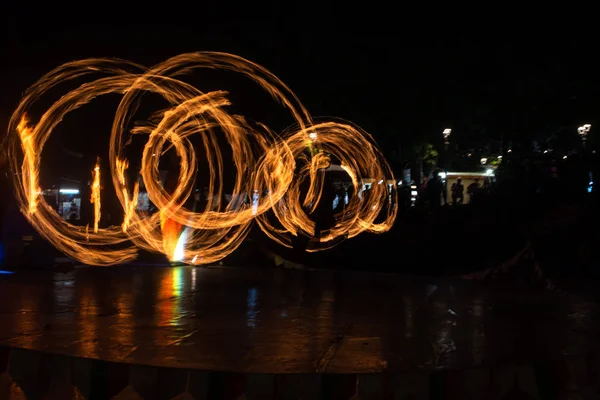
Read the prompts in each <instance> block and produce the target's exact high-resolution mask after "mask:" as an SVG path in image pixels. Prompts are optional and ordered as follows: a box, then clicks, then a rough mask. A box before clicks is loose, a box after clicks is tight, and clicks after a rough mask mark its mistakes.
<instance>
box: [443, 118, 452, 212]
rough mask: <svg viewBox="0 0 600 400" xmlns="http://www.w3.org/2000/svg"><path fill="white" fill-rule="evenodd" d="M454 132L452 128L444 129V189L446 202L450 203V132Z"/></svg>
mask: <svg viewBox="0 0 600 400" xmlns="http://www.w3.org/2000/svg"><path fill="white" fill-rule="evenodd" d="M451 133H452V129H449V128H446V129H444V130H443V131H442V135H443V136H444V178H443V179H444V191H443V198H444V204H447V203H448V179H446V177H447V176H448V145H449V144H450V134H451Z"/></svg>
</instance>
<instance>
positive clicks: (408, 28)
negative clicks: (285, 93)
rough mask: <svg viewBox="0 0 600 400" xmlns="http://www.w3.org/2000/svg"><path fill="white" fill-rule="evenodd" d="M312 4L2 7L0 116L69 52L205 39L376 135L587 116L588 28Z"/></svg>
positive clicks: (190, 44)
mask: <svg viewBox="0 0 600 400" xmlns="http://www.w3.org/2000/svg"><path fill="white" fill-rule="evenodd" d="M323 4H324V3H323ZM323 4H321V6H320V8H319V9H318V12H315V10H314V9H309V10H304V11H303V10H302V9H293V7H292V6H287V5H286V6H285V7H284V6H276V7H265V8H264V9H265V10H266V11H265V12H262V11H261V10H253V11H248V10H241V9H237V8H235V7H233V6H232V7H230V8H231V10H225V9H221V10H206V9H204V10H199V11H197V12H192V11H189V12H188V11H186V10H185V9H181V10H178V11H179V12H180V15H179V16H176V17H175V16H173V17H171V16H164V18H163V21H161V22H159V21H158V20H157V17H158V15H156V14H161V10H160V9H154V10H152V11H153V12H154V14H155V15H154V18H153V19H152V18H151V19H145V18H142V17H141V16H138V17H137V18H133V19H127V18H126V17H125V16H123V17H122V18H120V19H119V21H115V18H112V20H111V19H109V20H105V21H104V22H99V23H92V22H90V20H89V18H88V19H76V18H68V16H64V17H63V20H60V19H56V18H49V19H48V20H47V21H46V22H42V21H41V20H40V18H41V17H40V16H41V15H43V14H42V13H39V12H38V14H39V15H37V16H32V15H28V17H27V21H28V22H29V23H30V25H31V26H35V29H32V30H29V31H28V30H27V29H25V25H26V24H24V23H23V22H22V21H21V20H19V19H18V18H16V17H15V15H16V14H14V15H12V16H9V17H8V18H5V21H6V23H5V24H3V25H2V30H3V33H2V42H3V43H2V49H3V50H2V53H3V54H2V57H3V58H5V60H4V61H3V62H2V63H1V64H2V65H1V75H2V76H1V82H0V84H1V87H2V96H1V103H0V107H1V109H0V118H1V119H6V116H7V115H9V114H10V110H11V109H12V108H13V107H14V106H15V104H16V102H17V101H18V98H19V96H20V93H21V92H22V91H23V90H24V89H26V87H27V86H28V85H29V84H31V83H33V81H34V80H35V79H36V78H37V77H39V76H40V75H41V74H43V73H44V72H46V71H48V70H49V69H50V68H52V67H54V66H56V65H58V64H60V63H63V62H65V61H68V60H73V59H78V58H84V57H90V56H99V57H123V58H127V59H130V60H133V61H137V62H140V63H143V64H147V65H151V64H153V63H156V62H159V61H161V60H163V59H165V58H167V57H169V56H172V55H175V54H178V53H181V52H187V51H196V50H215V51H225V52H232V53H237V54H239V55H242V56H244V57H247V58H249V59H251V60H253V61H256V62H258V63H259V64H262V65H263V66H265V67H266V68H268V69H270V70H271V71H272V72H274V73H275V74H276V75H278V76H279V77H280V78H281V79H282V80H283V81H284V82H286V83H287V84H288V85H289V86H290V87H291V88H292V90H294V91H295V92H296V93H297V94H298V96H299V97H300V99H301V100H302V101H303V102H304V104H305V105H306V106H307V107H308V109H309V110H310V111H311V112H312V113H313V115H315V116H319V115H325V116H327V115H333V116H338V117H342V118H345V119H349V120H352V121H354V122H355V123H357V124H359V125H361V126H363V127H364V128H365V129H366V130H368V131H369V132H371V133H372V134H373V135H374V136H375V137H376V139H377V140H378V141H379V142H380V143H382V144H384V145H386V146H387V145H388V144H389V145H393V146H395V145H397V144H399V143H403V142H404V143H410V142H411V141H412V140H413V139H414V138H421V137H426V138H427V137H433V138H435V139H438V136H441V135H440V132H441V128H442V127H445V126H450V127H452V128H453V129H454V132H455V135H456V136H455V138H456V140H459V141H460V140H463V141H467V139H469V138H471V139H472V138H473V137H476V136H477V135H478V134H479V132H480V131H481V129H482V128H481V127H484V128H485V131H486V132H487V134H489V135H490V136H492V137H500V136H501V135H512V136H511V138H513V137H515V136H518V135H524V134H526V133H531V132H542V131H548V130H552V129H558V127H562V126H567V127H569V129H570V128H571V126H572V127H573V129H574V127H575V126H576V124H580V123H583V122H589V123H592V124H594V122H595V121H596V120H598V119H597V118H596V115H597V114H598V110H600V108H599V107H598V106H600V81H599V79H598V76H599V75H598V71H597V70H598V66H597V62H596V58H597V57H595V56H594V55H593V54H595V52H596V50H595V49H594V47H595V45H594V47H591V45H592V44H593V40H594V38H595V35H590V34H589V32H587V31H582V30H572V29H569V28H567V27H561V28H556V27H552V26H550V25H549V26H547V27H541V26H540V27H534V26H531V25H525V26H523V27H522V28H520V29H519V30H518V31H517V29H516V28H514V27H513V26H512V25H511V24H510V21H505V22H506V24H505V25H504V27H503V28H502V29H498V28H490V27H488V28H484V26H485V23H484V24H482V25H481V26H478V27H475V26H461V24H459V23H454V24H450V23H448V22H447V21H446V22H444V20H439V21H437V20H436V21H433V20H430V19H429V18H425V20H424V22H423V23H421V22H420V21H416V20H413V18H412V15H411V14H408V13H407V14H405V15H404V16H398V14H397V13H391V11H390V10H392V9H390V10H386V9H374V10H363V9H353V10H349V11H348V10H342V11H340V9H334V8H333V7H328V6H324V5H323ZM224 7H226V6H224ZM226 11H231V12H230V13H226ZM92 13H93V11H92ZM161 15H162V14H161ZM192 15H193V16H192ZM73 21H80V22H73ZM81 21H86V22H85V23H84V22H81ZM484 22H485V21H484ZM587 51H591V55H589V56H587V57H586V56H585V54H586V52H587ZM599 122H600V121H599ZM461 138H462V139H461Z"/></svg>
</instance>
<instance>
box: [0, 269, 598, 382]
mask: <svg viewBox="0 0 600 400" xmlns="http://www.w3.org/2000/svg"><path fill="white" fill-rule="evenodd" d="M597 314H598V310H597V307H596V306H595V305H594V304H591V303H588V302H584V301H581V300H577V299H576V298H564V297H560V296H559V295H557V294H548V293H543V292H532V291H526V290H506V289H503V290H490V289H486V288H485V287H483V286H481V285H475V284H473V283H471V282H456V281H444V280H428V279H413V278H406V277H400V276H394V275H375V274H367V273H343V272H334V271H293V270H276V269H262V270H261V269H238V268H224V269H218V268H191V267H173V268H155V267H140V266H134V267H115V268H96V269H92V268H83V269H76V270H75V271H73V272H70V273H68V274H63V273H24V274H20V273H18V274H12V275H6V276H3V277H2V278H0V344H7V345H12V346H22V347H26V348H34V349H36V348H41V349H44V350H46V351H57V352H61V353H65V354H71V355H75V356H83V357H99V358H104V359H109V360H113V361H128V362H140V363H148V364H153V365H175V366H177V367H194V368H202V369H209V370H210V369H233V370H239V371H249V372H298V373H302V372H310V371H314V370H315V368H317V367H316V366H318V368H320V369H321V370H323V371H324V372H377V371H380V370H382V369H387V370H402V371H404V370H411V369H415V368H418V369H440V368H470V367H472V366H474V365H480V364H485V363H494V362H507V361H510V360H511V359H513V358H515V359H516V358H518V359H520V360H522V359H523V357H529V358H536V357H537V358H539V357H561V356H562V355H564V354H578V353H583V352H586V351H588V350H589V349H590V348H595V346H597V344H596V342H597V341H596V340H595V338H596V337H597V336H596V335H597V334H598V333H600V326H599V325H600V318H598V315H597Z"/></svg>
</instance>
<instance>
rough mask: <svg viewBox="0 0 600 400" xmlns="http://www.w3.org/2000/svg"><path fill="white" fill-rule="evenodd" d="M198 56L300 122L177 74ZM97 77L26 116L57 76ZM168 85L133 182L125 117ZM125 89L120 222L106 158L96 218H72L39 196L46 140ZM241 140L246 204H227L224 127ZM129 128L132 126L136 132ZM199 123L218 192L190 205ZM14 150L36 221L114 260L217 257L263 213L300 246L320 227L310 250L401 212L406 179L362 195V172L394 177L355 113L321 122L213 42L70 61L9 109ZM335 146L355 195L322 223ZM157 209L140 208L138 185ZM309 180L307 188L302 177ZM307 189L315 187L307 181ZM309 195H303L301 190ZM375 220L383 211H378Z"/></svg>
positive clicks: (237, 148) (87, 251) (92, 260)
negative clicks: (253, 110)
mask: <svg viewBox="0 0 600 400" xmlns="http://www.w3.org/2000/svg"><path fill="white" fill-rule="evenodd" d="M195 68H210V69H221V70H225V71H231V72H237V73H239V74H242V75H245V76H246V77H248V78H250V79H251V80H252V81H254V82H255V83H257V84H258V85H260V86H261V87H262V88H263V89H264V90H265V91H266V92H267V93H268V94H269V95H270V96H271V97H272V98H273V99H274V100H275V101H276V102H277V103H279V104H281V105H282V106H283V107H284V108H285V109H286V110H287V111H288V112H289V114H290V116H291V117H292V119H293V120H294V121H295V126H296V128H294V129H290V130H288V131H286V132H284V133H283V134H282V135H276V134H274V133H272V132H271V131H270V130H269V129H268V128H267V127H265V126H264V125H262V124H251V123H250V122H248V121H247V120H246V119H245V118H242V117H240V116H237V115H231V114H229V113H228V112H227V111H226V108H227V106H229V105H230V102H229V100H228V98H227V93H225V92H222V91H215V92H202V91H201V90H199V89H196V88H195V87H193V86H191V85H189V84H187V83H185V82H183V81H181V80H179V79H176V78H179V77H181V76H182V75H183V74H184V73H187V72H190V71H191V70H193V69H195ZM98 72H102V73H103V76H102V77H101V78H93V79H92V78H90V79H89V81H88V82H87V83H86V84H84V85H81V86H79V87H78V88H76V89H74V90H72V91H70V92H68V93H67V94H65V95H64V96H62V97H60V98H59V99H58V100H57V101H56V102H55V103H54V104H53V105H52V106H51V107H50V108H49V109H48V110H47V111H46V112H45V113H44V114H43V115H42V117H41V118H40V119H39V121H37V123H31V124H30V123H28V122H27V113H28V112H29V110H30V109H31V107H32V106H33V105H34V103H36V101H37V100H38V99H39V98H40V97H41V96H42V95H45V94H46V92H48V91H49V90H50V89H51V88H53V87H55V86H57V85H58V84H59V83H62V82H65V81H69V80H72V79H75V78H77V79H83V78H85V77H90V75H91V74H97V73H98ZM148 92H152V93H155V94H158V95H160V96H162V97H163V98H164V99H165V100H166V101H167V102H168V103H169V104H171V106H170V108H169V109H167V110H162V111H161V112H160V113H157V114H156V115H158V116H159V117H160V118H158V119H156V118H155V119H151V120H150V121H148V124H147V125H144V126H136V127H135V128H133V130H131V131H130V132H131V134H133V135H146V136H147V138H148V140H147V143H146V146H145V147H144V151H143V154H142V160H141V167H140V171H139V175H140V176H141V178H142V180H141V183H140V182H138V181H137V179H136V180H135V182H134V183H133V185H132V182H128V179H127V176H126V171H127V169H128V167H129V161H128V160H127V158H126V157H125V151H124V150H125V147H126V145H127V144H128V143H129V139H130V138H129V137H128V136H126V132H129V131H127V128H126V126H127V124H128V123H129V121H130V119H131V117H132V115H133V113H134V112H135V110H136V109H137V107H138V104H139V102H140V101H141V97H142V96H143V94H144V93H148ZM112 93H117V94H121V95H122V96H123V97H122V99H121V102H120V104H119V106H118V109H117V111H116V115H115V119H114V121H113V128H112V132H111V137H110V143H109V164H110V171H113V172H112V174H111V178H112V182H113V186H114V188H115V193H116V196H117V198H118V199H119V202H120V203H121V206H122V207H123V210H124V220H123V223H122V224H121V226H110V227H108V228H101V227H100V226H99V221H100V216H101V203H100V189H101V187H100V165H99V163H97V164H96V168H95V169H94V174H93V184H92V194H91V202H92V203H93V204H94V229H93V232H89V230H88V229H87V228H86V227H80V226H74V225H71V224H69V223H67V222H66V221H64V220H63V219H62V218H61V217H60V216H59V215H58V213H57V212H56V211H55V210H54V208H53V207H51V206H50V205H48V204H47V203H46V201H45V200H44V198H43V196H40V195H39V193H40V189H39V184H38V171H39V166H40V163H41V158H40V157H41V154H42V150H43V147H44V144H45V143H46V141H47V140H48V138H49V137H50V135H51V133H52V131H53V130H54V128H55V127H56V126H57V125H58V124H59V123H60V122H61V121H62V120H63V119H64V117H65V116H66V114H67V113H69V112H71V111H74V110H76V109H78V108H79V107H80V106H82V105H84V104H87V103H89V102H90V101H91V100H93V99H94V98H96V97H99V96H103V95H106V94H112ZM217 132H220V134H222V135H224V137H225V138H226V139H227V141H228V142H229V145H230V146H231V150H232V157H233V165H234V166H235V168H236V172H237V174H236V177H235V180H234V182H233V184H234V185H233V190H232V192H231V193H232V198H238V197H240V196H247V197H250V199H249V200H250V201H248V202H246V203H247V204H243V205H239V204H235V202H233V201H232V202H229V203H228V204H224V202H221V201H220V199H221V198H223V193H224V184H223V179H222V170H223V156H222V154H221V150H220V148H219V145H218V141H217V139H218V137H217V136H218V134H217ZM127 135H129V133H127ZM192 135H200V137H201V139H202V142H203V145H204V149H205V151H204V153H203V154H202V156H203V157H204V159H205V160H206V162H207V163H208V166H209V173H208V179H209V185H208V191H209V193H208V196H207V199H208V204H207V205H206V207H205V209H204V210H199V211H198V212H196V210H195V207H194V208H193V209H188V208H186V207H185V206H184V205H185V204H186V202H187V201H188V199H190V196H192V195H193V191H194V183H195V181H196V174H197V168H196V165H197V154H196V151H195V149H194V146H193V145H192V143H191V141H190V139H189V138H190V136H192ZM6 144H7V146H6V148H7V150H8V154H7V155H8V161H9V162H10V165H11V168H12V170H13V172H15V173H14V174H13V176H14V184H15V192H16V196H17V200H18V201H19V204H20V205H21V209H22V210H23V212H24V213H25V215H26V216H27V218H28V219H29V221H30V223H31V224H32V225H33V226H34V227H35V228H36V229H37V230H38V231H39V232H40V234H41V235H42V236H44V237H45V238H46V239H47V240H48V241H50V242H51V243H52V244H53V245H54V246H55V247H56V248H58V249H59V250H60V251H62V252H63V253H65V254H66V255H68V256H70V257H72V258H74V259H76V260H78V261H80V262H82V263H85V264H90V265H113V264H118V263H123V262H127V261H131V260H133V259H134V258H135V257H136V254H137V249H136V248H142V249H145V250H149V251H153V252H159V253H163V254H165V255H166V256H167V257H168V258H169V259H170V260H175V261H181V262H185V263H189V264H199V263H203V264H206V263H213V262H215V261H218V260H220V259H222V258H224V257H225V256H227V255H228V254H230V253H231V252H232V251H234V250H235V249H236V248H237V247H238V246H239V245H240V243H241V242H242V241H243V240H244V238H245V237H246V235H247V233H248V231H249V229H250V227H251V224H252V222H253V221H257V223H258V225H259V227H260V228H261V230H262V231H263V232H264V233H265V234H266V235H267V236H268V237H270V238H271V239H273V240H275V241H277V242H278V243H280V244H282V245H284V246H291V242H292V237H293V236H295V235H305V236H308V237H309V238H310V241H309V244H308V247H307V251H320V250H325V249H328V248H331V247H333V246H335V245H336V244H338V243H339V242H340V241H341V240H343V239H345V238H351V237H354V236H356V235H358V234H360V233H361V232H364V231H369V232H375V233H381V232H385V231H387V230H389V229H390V228H391V226H392V224H393V223H394V220H395V218H396V207H395V206H394V204H396V191H395V190H396V189H395V187H396V185H392V186H393V190H392V192H391V193H389V192H388V189H387V185H373V188H372V190H371V194H370V196H368V198H362V197H361V196H359V195H358V194H359V193H360V192H361V190H362V181H363V180H364V179H376V180H377V181H379V180H382V179H383V180H388V181H390V180H393V179H394V178H393V174H392V172H391V170H390V168H389V166H388V164H387V162H386V161H385V159H384V158H383V156H382V154H381V152H380V151H379V149H378V148H377V146H376V145H375V143H374V141H373V139H372V138H371V136H370V135H369V134H367V133H366V132H364V131H363V130H362V129H360V128H359V127H357V126H354V125H353V124H351V123H349V122H347V121H341V120H336V121H331V120H330V121H323V122H318V123H314V122H313V120H312V118H311V116H310V114H309V113H308V111H307V110H306V109H305V108H304V106H303V105H302V104H301V103H300V101H299V100H298V98H297V97H296V96H295V95H294V94H293V93H292V92H291V90H290V89H289V88H288V87H287V86H286V85H285V84H284V83H283V82H281V81H280V80H279V79H278V78H277V77H276V76H274V75H273V74H271V73H270V72H269V71H267V70H266V69H264V68H263V67H261V66H259V65H257V64H254V63H252V62H250V61H248V60H245V59H243V58H241V57H238V56H235V55H231V54H225V53H212V52H198V53H189V54H182V55H179V56H176V57H173V58H171V59H169V60H167V61H165V62H163V63H161V64H159V65H157V66H155V67H152V68H149V69H147V68H144V67H142V66H139V65H136V64H133V63H128V62H124V61H116V60H109V59H89V60H82V61H75V62H71V63H67V64H64V65H62V66H60V67H58V68H56V69H54V70H53V71H51V72H49V73H48V74H46V75H45V76H44V77H42V79H40V80H39V81H38V82H37V83H36V84H34V85H33V86H32V87H31V88H30V89H29V90H28V91H27V92H26V93H25V96H24V97H23V99H22V101H21V103H20V104H19V106H18V108H17V109H16V110H15V112H14V113H13V115H12V117H11V121H10V125H9V135H8V138H7V143H6ZM169 149H173V150H174V151H175V152H176V153H177V156H178V157H179V162H180V168H179V176H178V179H177V182H176V185H175V188H174V189H172V190H169V191H167V190H166V189H165V188H164V187H163V186H162V184H161V183H160V179H159V176H158V163H159V160H160V156H161V155H163V154H164V153H165V152H166V151H167V150H169ZM331 157H335V158H336V159H338V160H340V161H341V163H342V168H343V170H344V171H346V172H347V173H348V175H349V176H350V179H351V181H352V186H353V193H354V195H352V196H350V197H349V200H348V204H347V206H346V207H345V208H344V210H343V212H339V213H338V214H336V215H334V222H333V224H332V227H331V229H328V230H327V231H322V232H315V222H314V221H313V220H312V218H311V214H312V213H313V212H314V211H315V209H316V208H317V205H318V204H319V201H320V198H321V195H322V192H323V185H324V173H323V169H324V168H327V167H328V166H329V165H330V164H331ZM142 184H143V186H144V187H145V188H146V190H147V192H148V196H149V199H150V200H151V201H152V203H153V204H154V205H155V206H156V207H157V208H158V210H159V212H156V213H154V214H152V215H141V214H140V213H138V212H136V209H135V208H136V203H137V198H138V194H139V190H140V185H142ZM304 184H307V189H306V190H305V189H301V185H304ZM304 192H306V196H305V197H304V196H303V193H304ZM302 198H303V200H301V199H302ZM376 220H377V222H376Z"/></svg>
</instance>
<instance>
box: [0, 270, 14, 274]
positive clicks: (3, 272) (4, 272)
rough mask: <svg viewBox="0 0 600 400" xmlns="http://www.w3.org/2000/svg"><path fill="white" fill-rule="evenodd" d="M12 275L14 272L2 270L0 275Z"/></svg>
mask: <svg viewBox="0 0 600 400" xmlns="http://www.w3.org/2000/svg"><path fill="white" fill-rule="evenodd" d="M12 273H13V272H12V271H5V270H2V269H0V275H10V274H12Z"/></svg>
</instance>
